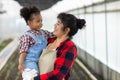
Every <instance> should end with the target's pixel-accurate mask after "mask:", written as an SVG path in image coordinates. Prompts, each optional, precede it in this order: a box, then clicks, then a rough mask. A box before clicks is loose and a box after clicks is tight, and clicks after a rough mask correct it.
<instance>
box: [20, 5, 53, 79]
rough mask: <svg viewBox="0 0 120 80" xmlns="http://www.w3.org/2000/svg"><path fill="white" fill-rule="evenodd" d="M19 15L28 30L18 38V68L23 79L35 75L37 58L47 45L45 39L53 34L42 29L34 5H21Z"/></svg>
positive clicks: (40, 18) (40, 19)
mask: <svg viewBox="0 0 120 80" xmlns="http://www.w3.org/2000/svg"><path fill="white" fill-rule="evenodd" d="M20 16H21V17H23V18H24V20H25V21H26V23H27V25H28V26H29V27H30V30H28V31H26V32H25V34H24V35H22V36H21V38H20V57H19V65H18V69H19V70H20V72H21V73H22V77H23V80H29V79H30V77H34V76H37V74H38V73H39V70H38V59H39V56H40V54H41V52H42V50H43V49H44V48H46V45H47V39H48V38H50V37H52V36H53V35H52V34H51V33H50V32H48V31H45V30H42V29H41V27H42V17H41V15H40V10H39V9H38V8H37V7H36V6H31V7H23V8H22V9H21V10H20Z"/></svg>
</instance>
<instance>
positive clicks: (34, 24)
mask: <svg viewBox="0 0 120 80" xmlns="http://www.w3.org/2000/svg"><path fill="white" fill-rule="evenodd" d="M28 25H29V26H30V28H31V29H34V30H40V28H41V27H42V16H41V15H40V14H33V15H32V20H29V21H28Z"/></svg>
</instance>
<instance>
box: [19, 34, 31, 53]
mask: <svg viewBox="0 0 120 80" xmlns="http://www.w3.org/2000/svg"><path fill="white" fill-rule="evenodd" d="M28 47H29V36H28V35H22V36H21V37H20V44H19V49H20V52H19V53H22V52H26V53H27V52H28Z"/></svg>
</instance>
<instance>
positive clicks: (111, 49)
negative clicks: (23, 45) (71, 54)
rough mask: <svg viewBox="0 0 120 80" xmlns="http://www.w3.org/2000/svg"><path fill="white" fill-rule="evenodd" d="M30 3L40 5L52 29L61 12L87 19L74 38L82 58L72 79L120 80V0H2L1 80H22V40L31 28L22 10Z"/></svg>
mask: <svg viewBox="0 0 120 80" xmlns="http://www.w3.org/2000/svg"><path fill="white" fill-rule="evenodd" d="M30 5H37V6H39V7H40V9H41V15H42V17H43V27H42V28H43V29H46V30H48V31H53V29H54V24H55V23H56V21H57V18H56V17H57V15H58V14H59V13H60V12H66V13H71V14H73V15H75V16H76V17H78V18H80V19H85V20H86V22H87V23H86V28H85V29H83V30H81V31H78V33H77V34H76V35H75V36H74V38H73V41H74V42H75V43H76V45H77V47H78V58H77V60H76V63H75V64H74V66H73V69H72V72H71V73H72V74H71V80H120V62H119V61H120V0H0V80H21V75H20V73H19V71H18V69H17V65H18V56H19V55H18V43H19V37H20V36H21V35H22V34H23V33H24V32H25V31H26V30H28V29H29V28H28V26H27V25H26V23H25V21H24V20H23V19H22V18H21V17H20V15H19V10H20V9H21V8H22V7H24V6H30ZM12 76H15V77H12ZM75 76H76V77H75ZM6 77H7V78H6Z"/></svg>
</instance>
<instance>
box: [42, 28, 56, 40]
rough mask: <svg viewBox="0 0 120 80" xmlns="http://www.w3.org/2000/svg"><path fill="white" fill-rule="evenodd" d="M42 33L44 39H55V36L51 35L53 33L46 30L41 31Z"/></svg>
mask: <svg viewBox="0 0 120 80" xmlns="http://www.w3.org/2000/svg"><path fill="white" fill-rule="evenodd" d="M43 32H44V34H45V37H46V39H50V38H53V37H55V35H54V34H53V32H49V31H47V30H43Z"/></svg>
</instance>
